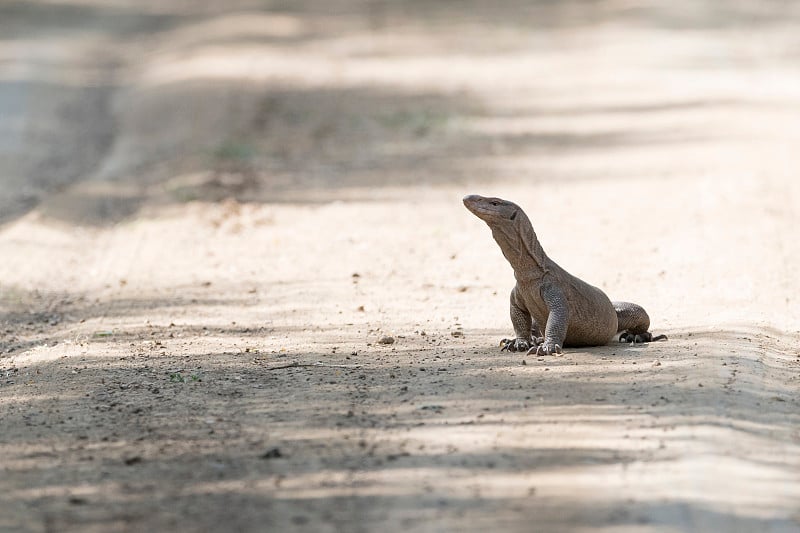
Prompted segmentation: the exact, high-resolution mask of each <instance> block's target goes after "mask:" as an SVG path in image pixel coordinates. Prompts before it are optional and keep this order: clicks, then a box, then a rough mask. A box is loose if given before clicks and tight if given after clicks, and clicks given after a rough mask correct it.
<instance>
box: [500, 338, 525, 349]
mask: <svg viewBox="0 0 800 533" xmlns="http://www.w3.org/2000/svg"><path fill="white" fill-rule="evenodd" d="M530 347H531V342H530V341H529V340H527V339H522V338H516V339H503V340H501V341H500V351H501V352H505V351H506V350H507V351H509V352H527V351H528V348H530Z"/></svg>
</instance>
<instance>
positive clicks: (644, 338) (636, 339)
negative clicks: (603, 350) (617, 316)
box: [619, 331, 667, 344]
mask: <svg viewBox="0 0 800 533" xmlns="http://www.w3.org/2000/svg"><path fill="white" fill-rule="evenodd" d="M662 340H664V341H665V340H667V336H666V335H658V336H655V337H654V336H653V334H652V333H650V332H649V331H645V332H644V333H639V334H633V333H628V332H627V331H626V332H625V333H623V334H622V335H620V336H619V342H629V343H633V344H642V343H644V342H652V341H662Z"/></svg>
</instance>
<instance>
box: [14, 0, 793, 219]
mask: <svg viewBox="0 0 800 533" xmlns="http://www.w3.org/2000/svg"><path fill="white" fill-rule="evenodd" d="M799 17H800V5H798V4H797V3H796V2H792V1H785V0H764V1H758V2H756V1H748V0H736V1H729V2H717V1H711V0H686V1H681V2H669V3H664V2H657V1H646V0H643V1H638V0H546V1H545V0H542V1H517V0H510V1H507V2H502V3H499V4H498V3H496V2H485V1H480V0H441V1H435V2H433V1H423V0H408V1H389V0H330V1H324V2H323V1H314V0H296V1H283V0H275V1H270V0H261V1H255V0H252V1H249V0H234V1H231V2H225V3H219V2H205V1H202V0H198V1H191V2H189V1H179V0H167V1H150V0H141V1H126V0H24V1H14V0H6V1H4V2H2V3H1V4H0V184H2V187H0V222H9V221H12V220H14V219H15V218H16V217H19V216H21V215H24V214H25V213H27V212H29V211H30V210H32V209H40V210H41V212H42V213H44V214H46V215H47V216H49V217H53V218H56V219H60V220H65V221H69V222H78V223H83V224H103V223H107V222H113V221H118V220H121V219H124V218H127V217H131V216H134V215H136V213H137V212H138V211H139V210H140V209H141V208H142V206H143V205H165V204H171V203H182V202H188V201H193V200H210V201H215V200H220V199H224V198H236V199H239V200H244V201H258V202H286V201H290V202H318V201H328V200H331V199H343V198H345V199H346V198H354V197H359V198H364V197H368V198H372V197H376V196H380V197H386V196H391V195H397V194H400V195H402V194H403V192H402V190H398V189H403V188H409V187H414V186H419V185H428V186H441V185H452V184H464V183H492V182H510V183H520V182H521V183H533V182H539V183H541V182H545V183H559V182H564V181H570V180H608V181H614V180H628V182H629V183H630V187H635V186H637V184H640V183H643V182H645V183H646V182H651V183H652V182H653V181H654V180H656V181H660V182H661V183H665V182H666V181H668V180H669V179H670V178H673V177H676V176H681V177H686V176H692V177H694V178H696V179H698V180H702V179H706V178H709V177H712V178H713V179H714V180H721V181H724V180H730V179H734V178H735V177H736V176H738V175H741V174H742V173H749V174H759V173H762V174H764V173H769V172H776V171H777V172H785V171H788V169H789V168H790V165H791V164H794V163H796V160H795V159H794V153H795V147H796V146H797V143H798V140H799V139H800V120H798V118H800V96H798V88H800V75H799V74H798V65H799V64H800V62H798V56H800V37H798V35H800V32H798V24H797V21H798V20H799ZM365 189H368V190H365ZM650 191H652V189H648V192H650ZM710 193H711V191H706V192H704V193H703V194H710ZM630 194H632V195H633V196H634V197H636V196H637V193H636V192H632V193H630Z"/></svg>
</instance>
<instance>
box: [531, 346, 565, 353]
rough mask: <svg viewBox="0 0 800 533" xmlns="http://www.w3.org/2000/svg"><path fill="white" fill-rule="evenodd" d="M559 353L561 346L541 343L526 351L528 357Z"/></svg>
mask: <svg viewBox="0 0 800 533" xmlns="http://www.w3.org/2000/svg"><path fill="white" fill-rule="evenodd" d="M561 353H562V352H561V346H560V345H558V344H554V343H542V344H540V345H538V346H534V347H533V348H531V349H530V350H528V355H530V354H536V355H559V354H561Z"/></svg>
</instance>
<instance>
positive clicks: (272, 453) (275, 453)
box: [261, 448, 283, 459]
mask: <svg viewBox="0 0 800 533" xmlns="http://www.w3.org/2000/svg"><path fill="white" fill-rule="evenodd" d="M279 457H283V453H281V449H280V448H270V449H269V450H267V451H266V452H264V453H262V454H261V458H262V459H278V458H279Z"/></svg>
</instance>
